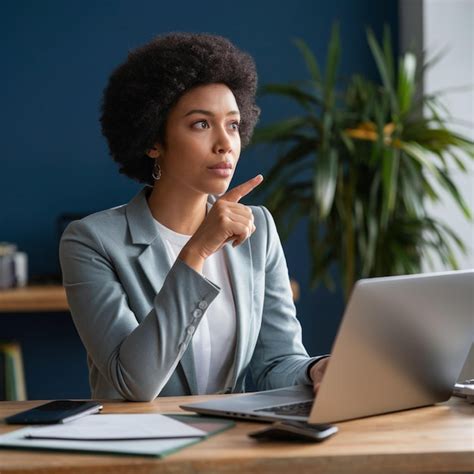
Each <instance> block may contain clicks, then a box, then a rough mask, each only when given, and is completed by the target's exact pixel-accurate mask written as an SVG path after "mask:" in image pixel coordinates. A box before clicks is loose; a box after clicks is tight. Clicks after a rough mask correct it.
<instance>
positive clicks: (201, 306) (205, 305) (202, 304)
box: [198, 300, 207, 310]
mask: <svg viewBox="0 0 474 474" xmlns="http://www.w3.org/2000/svg"><path fill="white" fill-rule="evenodd" d="M198 308H199V309H202V310H205V309H207V301H204V300H203V301H200V302H199V304H198Z"/></svg>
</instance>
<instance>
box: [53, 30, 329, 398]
mask: <svg viewBox="0 0 474 474" xmlns="http://www.w3.org/2000/svg"><path fill="white" fill-rule="evenodd" d="M256 83H257V76H256V71H255V65H254V62H253V60H252V59H251V58H250V56H248V55H247V54H245V53H243V52H241V51H239V50H238V49H237V48H236V47H235V46H234V45H232V44H231V43H230V42H229V41H228V40H226V39H224V38H222V37H218V36H212V35H204V34H170V35H166V36H162V37H157V38H155V39H154V40H153V41H152V42H150V43H149V44H147V45H145V46H143V47H141V48H139V49H137V50H135V51H133V52H131V53H130V54H129V57H128V59H127V61H126V62H125V63H124V64H123V65H121V66H120V67H119V68H118V69H117V70H116V71H115V72H114V73H113V74H112V76H111V77H110V81H109V84H108V86H107V88H106V90H105V93H104V100H103V107H102V117H101V123H102V130H103V133H104V135H105V137H106V139H107V141H108V144H109V148H110V153H111V155H112V157H113V158H114V160H116V161H117V162H118V163H119V164H120V171H121V172H122V173H124V174H126V175H127V176H129V177H131V178H133V179H136V180H138V181H140V182H142V183H144V184H146V185H147V186H145V188H144V189H143V190H142V191H141V192H140V193H139V194H138V195H137V196H136V197H135V198H134V199H133V200H132V201H131V202H130V203H128V204H126V205H124V206H120V207H117V208H113V209H109V210H106V211H103V212H99V213H97V214H93V215H91V216H88V217H86V218H84V219H82V220H80V221H76V222H73V223H72V224H71V225H70V226H69V227H68V228H67V229H66V231H65V233H64V235H63V238H62V241H61V246H60V257H61V266H62V270H63V277H64V286H65V288H66V291H67V297H68V301H69V306H70V308H71V313H72V316H73V319H74V323H75V325H76V327H77V330H78V332H79V335H80V337H81V339H82V341H83V343H84V345H85V347H86V350H87V354H88V365H89V375H90V384H91V388H92V396H93V397H94V398H124V399H128V400H137V401H144V400H152V399H154V398H155V397H157V396H158V395H160V396H171V395H185V394H197V393H217V392H227V393H228V392H240V391H243V390H245V380H246V376H247V375H248V373H250V374H251V376H252V379H253V380H254V383H255V384H256V386H257V388H258V389H269V388H277V387H282V386H288V385H293V384H298V383H307V384H310V383H313V384H314V386H315V388H317V385H318V383H319V382H320V380H321V377H322V374H323V372H324V369H325V366H326V362H327V360H326V359H324V356H323V357H317V358H310V357H308V355H307V353H306V351H305V349H304V347H303V345H302V342H301V329H300V325H299V323H298V321H297V319H296V317H295V307H294V305H293V301H292V297H291V290H290V284H289V279H288V270H287V267H286V262H285V258H284V255H283V251H282V248H281V244H280V241H279V239H278V235H277V232H276V229H275V225H274V222H273V220H272V218H271V216H270V214H269V213H268V211H267V210H266V209H265V208H263V207H250V206H244V205H243V204H241V203H239V200H240V199H241V198H242V197H243V196H245V195H246V194H248V193H249V192H250V191H252V189H254V188H255V187H256V186H258V184H259V183H260V182H261V181H262V179H263V178H262V177H261V176H260V175H258V176H256V177H254V178H253V179H251V180H249V181H247V182H246V183H243V184H241V185H239V186H237V187H234V188H233V189H230V190H228V187H229V184H230V180H231V178H232V176H233V173H234V171H235V167H236V165H237V163H238V160H239V156H240V150H241V145H246V144H247V143H248V142H249V140H250V136H251V133H252V130H253V128H254V125H255V123H256V121H257V118H258V114H259V109H258V108H257V107H256V105H255V102H254V99H255V91H256Z"/></svg>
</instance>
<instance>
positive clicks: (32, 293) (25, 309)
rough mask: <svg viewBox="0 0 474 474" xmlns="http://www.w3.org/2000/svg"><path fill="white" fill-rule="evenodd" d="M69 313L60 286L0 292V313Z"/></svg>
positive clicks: (39, 286)
mask: <svg viewBox="0 0 474 474" xmlns="http://www.w3.org/2000/svg"><path fill="white" fill-rule="evenodd" d="M46 311H69V306H68V304H67V299H66V292H65V291H64V288H63V287H62V286H61V285H38V286H27V287H25V288H12V289H8V290H0V312H2V313H36V312H46Z"/></svg>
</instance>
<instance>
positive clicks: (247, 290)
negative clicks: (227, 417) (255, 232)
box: [224, 240, 253, 388]
mask: <svg viewBox="0 0 474 474" xmlns="http://www.w3.org/2000/svg"><path fill="white" fill-rule="evenodd" d="M224 255H225V259H226V263H227V268H228V270H229V276H230V282H231V286H232V294H233V296H234V303H235V313H236V318H237V334H236V338H237V340H236V347H235V356H234V365H233V372H232V378H231V380H230V386H231V387H232V388H234V387H235V385H236V383H237V379H238V376H239V374H240V372H241V369H242V362H243V358H244V356H245V352H246V350H247V341H248V332H249V328H250V318H251V315H252V303H253V297H252V293H253V272H252V253H251V251H250V242H249V240H246V241H245V242H244V243H243V244H241V245H239V246H238V247H236V248H234V247H232V245H231V244H226V245H224Z"/></svg>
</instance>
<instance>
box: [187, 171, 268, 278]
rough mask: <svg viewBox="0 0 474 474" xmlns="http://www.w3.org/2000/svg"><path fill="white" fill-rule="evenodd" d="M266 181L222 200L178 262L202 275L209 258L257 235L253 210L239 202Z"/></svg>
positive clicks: (258, 179) (245, 186)
mask: <svg viewBox="0 0 474 474" xmlns="http://www.w3.org/2000/svg"><path fill="white" fill-rule="evenodd" d="M262 181H263V176H262V175H257V176H255V177H254V178H252V179H250V180H248V181H246V182H245V183H243V184H240V185H239V186H236V187H235V188H233V189H231V190H230V191H228V192H227V193H225V194H224V195H223V196H222V197H221V198H219V199H218V200H217V201H216V202H215V204H214V205H213V206H212V208H211V210H210V212H209V214H208V215H207V216H206V218H205V219H204V221H203V222H202V224H201V225H200V226H199V228H198V229H197V231H196V232H195V233H194V235H193V236H192V237H191V238H190V239H189V241H188V243H187V244H186V245H185V246H184V247H183V249H182V250H181V253H180V254H179V258H180V259H181V260H183V261H184V262H185V263H186V264H187V265H189V266H190V267H191V268H194V269H195V270H196V271H198V272H201V271H202V266H203V265H204V261H205V260H206V258H208V257H209V256H211V255H212V254H213V253H215V252H217V251H218V250H219V249H221V248H222V247H223V245H224V244H225V243H226V242H229V241H233V244H232V245H233V246H234V247H236V246H237V245H240V244H241V243H242V242H244V241H245V240H246V239H248V238H249V237H250V236H251V235H252V234H253V232H254V231H255V225H254V219H253V214H252V210H251V209H250V208H249V207H247V206H244V205H243V204H240V203H239V201H240V199H242V198H243V197H244V196H246V195H247V194H249V193H250V192H251V191H252V190H253V189H254V188H256V187H257V186H258V185H259V184H260V183H261V182H262Z"/></svg>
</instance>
